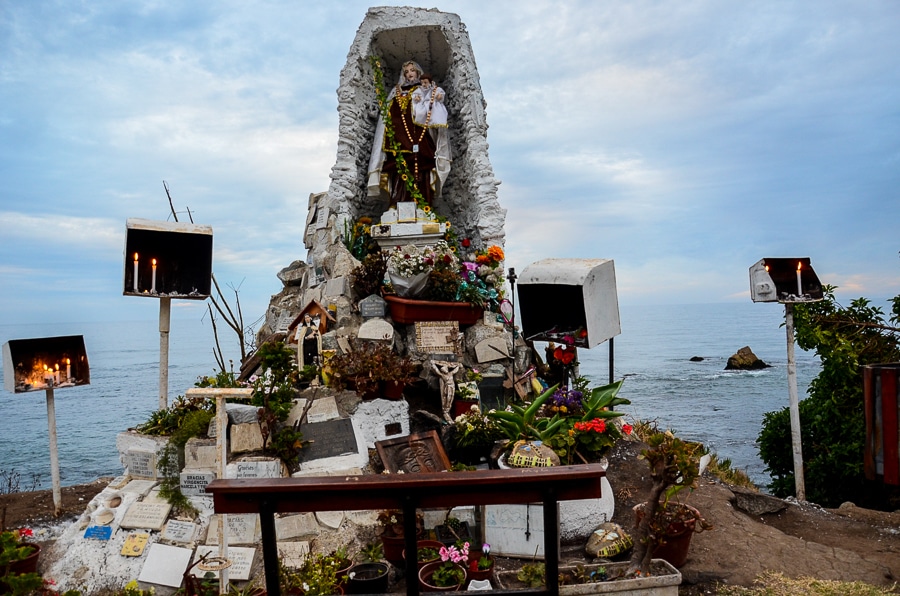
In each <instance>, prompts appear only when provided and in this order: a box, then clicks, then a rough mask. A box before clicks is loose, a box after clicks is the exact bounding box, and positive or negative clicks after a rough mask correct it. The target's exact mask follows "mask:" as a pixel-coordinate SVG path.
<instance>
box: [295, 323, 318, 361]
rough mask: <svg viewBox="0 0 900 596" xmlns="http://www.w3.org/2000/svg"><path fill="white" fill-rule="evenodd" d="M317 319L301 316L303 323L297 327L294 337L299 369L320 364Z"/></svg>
mask: <svg viewBox="0 0 900 596" xmlns="http://www.w3.org/2000/svg"><path fill="white" fill-rule="evenodd" d="M319 323H320V321H319V317H315V318H313V317H311V316H310V315H309V313H306V314H305V315H303V322H302V323H301V324H300V325H297V331H296V333H295V335H294V337H295V338H296V339H297V363H298V364H299V365H300V368H301V369H303V367H304V366H307V365H309V364H312V365H313V366H318V365H319V364H320V356H321V354H322V335H321V334H320V333H319Z"/></svg>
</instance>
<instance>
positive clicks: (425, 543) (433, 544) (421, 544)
mask: <svg viewBox="0 0 900 596" xmlns="http://www.w3.org/2000/svg"><path fill="white" fill-rule="evenodd" d="M422 548H433V549H434V550H435V551H437V552H438V554H435V555H434V557H432V558H430V559H426V560H424V561H422V560H419V559H418V558H417V560H416V563H418V567H417V569H421V568H422V566H423V565H425V564H427V563H434V562H435V561H440V560H441V555H440V550H441V549H442V548H444V543H443V542H438V541H437V540H419V541H417V542H416V556H417V557H418V554H419V553H418V550H419V549H422ZM403 561H404V565H405V564H406V550H404V551H403Z"/></svg>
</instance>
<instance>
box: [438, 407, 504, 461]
mask: <svg viewBox="0 0 900 596" xmlns="http://www.w3.org/2000/svg"><path fill="white" fill-rule="evenodd" d="M453 429H454V431H455V432H454V434H453V437H452V439H451V444H452V449H451V450H450V455H451V457H452V459H453V460H454V461H457V462H462V463H465V464H470V465H472V464H478V463H481V461H487V460H488V458H489V456H490V453H491V449H492V448H493V447H494V445H495V444H496V442H497V441H498V440H500V439H502V438H504V436H505V435H504V433H503V430H502V429H501V428H500V425H499V423H498V422H497V420H496V419H495V418H493V417H491V416H488V415H486V414H484V413H482V411H481V408H479V407H478V404H477V403H471V404H470V407H469V409H468V410H466V411H465V412H464V413H463V414H461V415H459V416H457V417H456V418H454V420H453Z"/></svg>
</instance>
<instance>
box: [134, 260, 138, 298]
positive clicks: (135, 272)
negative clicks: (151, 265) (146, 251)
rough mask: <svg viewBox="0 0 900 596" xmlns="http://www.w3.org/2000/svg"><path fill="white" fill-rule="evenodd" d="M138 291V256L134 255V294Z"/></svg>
mask: <svg viewBox="0 0 900 596" xmlns="http://www.w3.org/2000/svg"><path fill="white" fill-rule="evenodd" d="M137 291H138V254H137V253H134V293H135V294H137Z"/></svg>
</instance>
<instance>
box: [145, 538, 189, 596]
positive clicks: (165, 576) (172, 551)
mask: <svg viewBox="0 0 900 596" xmlns="http://www.w3.org/2000/svg"><path fill="white" fill-rule="evenodd" d="M192 552H193V551H192V550H191V549H189V548H181V547H179V546H169V545H168V544H160V543H158V542H154V543H153V544H151V545H150V549H149V552H148V553H147V561H146V562H145V563H144V567H143V568H142V569H141V573H140V575H138V581H139V582H146V583H148V584H157V585H160V586H168V587H170V588H177V587H179V586H180V585H181V582H182V580H183V579H184V570H185V569H187V566H188V563H190V562H191V553H192ZM194 569H196V567H195V568H194Z"/></svg>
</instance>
